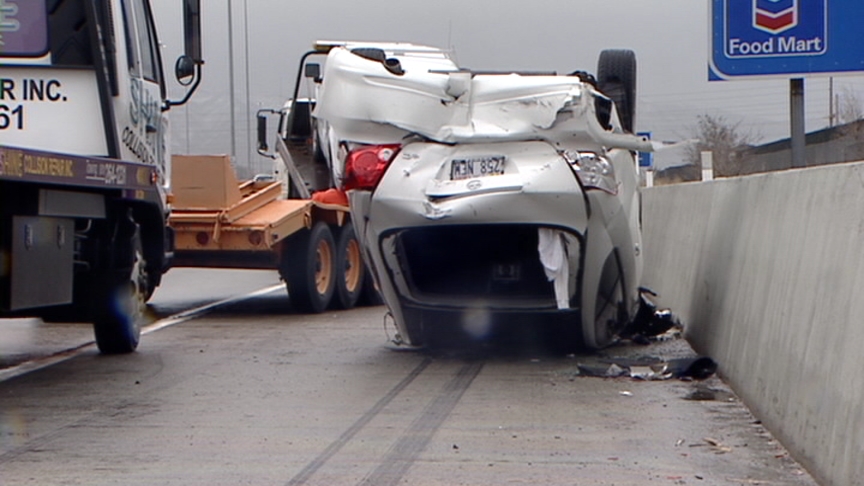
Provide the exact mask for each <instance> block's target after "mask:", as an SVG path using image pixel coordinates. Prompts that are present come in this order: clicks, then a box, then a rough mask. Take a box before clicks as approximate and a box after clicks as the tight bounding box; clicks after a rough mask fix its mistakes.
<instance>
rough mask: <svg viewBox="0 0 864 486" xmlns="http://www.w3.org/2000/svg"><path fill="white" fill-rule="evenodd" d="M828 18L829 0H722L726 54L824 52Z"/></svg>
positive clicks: (801, 53) (730, 56)
mask: <svg viewBox="0 0 864 486" xmlns="http://www.w3.org/2000/svg"><path fill="white" fill-rule="evenodd" d="M827 18H828V0H749V1H748V0H724V20H725V29H724V51H725V54H726V57H728V58H731V59H747V58H757V57H791V56H816V55H821V54H825V53H826V52H827V50H828V42H827V39H828V27H827Z"/></svg>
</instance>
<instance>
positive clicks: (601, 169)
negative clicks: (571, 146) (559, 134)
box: [563, 152, 618, 195]
mask: <svg viewBox="0 0 864 486" xmlns="http://www.w3.org/2000/svg"><path fill="white" fill-rule="evenodd" d="M563 155H564V158H565V159H566V160H567V162H569V163H570V168H571V169H573V172H574V173H575V174H576V177H578V178H579V182H580V183H581V184H582V187H583V188H584V189H586V190H588V189H599V190H601V191H603V192H608V193H609V194H613V195H614V194H618V182H617V181H616V179H615V168H614V167H613V166H612V163H611V162H609V159H607V158H606V157H603V156H602V155H598V154H596V153H594V152H565V153H564V154H563Z"/></svg>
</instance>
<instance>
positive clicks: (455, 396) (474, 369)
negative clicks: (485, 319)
mask: <svg viewBox="0 0 864 486" xmlns="http://www.w3.org/2000/svg"><path fill="white" fill-rule="evenodd" d="M482 369H483V363H468V364H466V365H464V366H463V367H462V368H461V369H460V370H459V372H458V373H457V374H456V376H454V377H453V379H452V380H450V382H449V383H447V384H446V385H445V386H444V388H443V389H442V390H441V393H440V394H439V395H438V397H437V398H436V399H435V400H433V401H432V402H430V403H429V404H428V405H427V406H426V408H425V409H423V412H422V413H421V414H420V415H419V416H418V417H417V418H416V419H414V421H413V422H412V423H411V426H410V427H409V428H408V430H407V431H405V433H404V434H402V437H400V438H399V439H398V440H397V441H396V442H395V443H394V444H393V445H392V446H391V447H390V450H389V451H388V452H387V455H386V456H384V458H383V459H382V460H381V462H380V465H379V466H378V467H377V468H375V470H374V471H372V472H371V473H370V474H369V475H367V476H366V477H365V478H363V480H362V481H361V482H360V483H359V484H360V485H361V486H395V485H397V484H399V483H400V482H401V481H402V478H403V477H404V476H405V474H406V473H407V472H408V469H410V468H411V466H412V465H413V464H414V462H416V461H417V458H418V457H420V454H422V453H423V450H424V449H426V446H427V445H428V444H429V441H431V440H432V437H433V436H434V435H435V433H436V432H437V431H438V429H439V428H441V425H442V424H443V423H444V421H445V420H446V419H447V417H449V416H450V413H451V412H452V411H453V409H454V408H456V405H457V404H458V403H459V400H461V399H462V395H463V394H464V393H465V391H466V390H468V387H470V386H471V383H472V382H473V381H474V378H476V377H477V375H479V374H480V370H482Z"/></svg>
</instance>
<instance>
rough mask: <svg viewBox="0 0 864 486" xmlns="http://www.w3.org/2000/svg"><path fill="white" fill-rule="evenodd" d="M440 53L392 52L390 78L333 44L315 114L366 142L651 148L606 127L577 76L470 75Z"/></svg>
mask: <svg viewBox="0 0 864 486" xmlns="http://www.w3.org/2000/svg"><path fill="white" fill-rule="evenodd" d="M438 53H439V54H440V55H439V56H433V55H431V54H429V53H428V52H424V53H423V55H414V54H412V53H411V52H405V53H404V55H397V58H398V59H399V61H400V63H401V65H402V67H403V69H404V74H402V75H395V74H393V73H391V72H389V71H388V70H387V69H385V68H384V66H383V65H382V63H381V62H377V61H373V60H369V59H366V58H364V57H361V56H358V55H355V54H353V53H351V52H350V50H348V49H347V48H343V47H339V48H334V49H333V50H332V51H331V52H330V54H329V56H328V59H327V64H326V66H325V70H324V79H325V80H326V81H325V82H324V83H323V84H322V85H321V89H320V91H319V93H318V102H317V105H316V108H315V112H314V115H315V116H316V117H317V118H319V119H321V120H325V121H326V122H327V124H328V125H329V127H330V129H331V130H333V131H334V132H335V133H336V135H337V138H338V139H339V140H351V141H355V142H363V143H384V142H392V141H399V140H401V139H402V138H403V137H404V136H406V135H408V134H419V135H421V136H423V137H426V138H428V139H431V140H434V141H438V142H442V143H460V142H469V141H470V142H483V141H490V142H491V141H507V140H512V141H519V140H547V141H550V142H555V143H558V144H563V145H568V146H579V147H580V148H581V149H583V150H586V149H589V150H590V149H595V150H599V149H600V148H601V147H604V146H605V147H616V146H617V147H622V148H630V149H634V150H646V151H650V150H651V145H650V142H648V141H647V140H645V139H642V138H640V137H636V136H633V135H629V134H624V133H613V132H609V131H606V130H604V129H603V127H601V125H600V123H599V122H598V121H597V117H596V115H595V114H594V99H595V98H594V97H595V96H598V95H599V93H596V92H595V91H594V90H593V88H591V87H590V86H589V85H587V84H583V83H582V82H581V81H580V80H579V78H578V77H575V76H553V75H539V76H538V75H519V74H508V75H500V74H476V75H475V74H472V73H470V72H468V71H464V70H460V69H459V68H458V66H456V64H455V63H454V62H453V61H452V60H450V59H449V58H447V57H446V55H445V53H444V52H443V51H438ZM388 54H391V53H388ZM394 55H396V54H394ZM599 96H602V95H599ZM613 116H614V115H613Z"/></svg>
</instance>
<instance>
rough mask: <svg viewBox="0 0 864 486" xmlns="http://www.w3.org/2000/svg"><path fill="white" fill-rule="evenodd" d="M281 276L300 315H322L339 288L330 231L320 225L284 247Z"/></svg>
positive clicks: (295, 237)
mask: <svg viewBox="0 0 864 486" xmlns="http://www.w3.org/2000/svg"><path fill="white" fill-rule="evenodd" d="M283 251H284V253H283V260H282V261H283V265H284V266H283V268H282V275H283V278H284V279H285V284H286V287H287V288H288V298H290V299H291V304H292V305H293V306H294V307H295V308H296V309H297V310H299V311H301V312H310V313H318V312H323V311H324V310H325V309H326V308H327V306H328V305H329V304H330V299H331V298H332V297H333V291H334V288H335V286H336V271H335V267H336V266H335V264H334V261H335V260H334V256H335V254H336V252H335V244H334V242H333V234H332V233H331V232H330V228H329V227H328V226H327V225H326V224H325V223H323V222H318V223H316V224H315V226H313V227H312V229H311V230H304V231H301V232H299V233H298V234H296V235H294V236H292V237H291V238H290V239H289V240H288V242H287V245H286V246H285V247H284V250H283Z"/></svg>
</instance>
